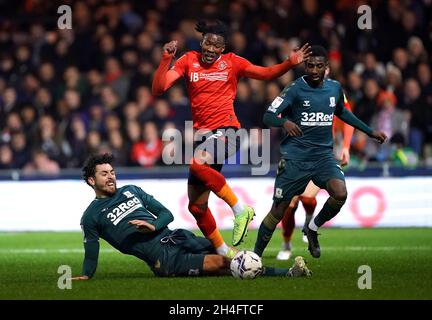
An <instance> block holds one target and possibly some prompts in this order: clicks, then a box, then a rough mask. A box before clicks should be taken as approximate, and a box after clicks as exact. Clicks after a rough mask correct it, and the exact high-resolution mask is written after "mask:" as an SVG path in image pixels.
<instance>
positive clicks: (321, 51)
mask: <svg viewBox="0 0 432 320" xmlns="http://www.w3.org/2000/svg"><path fill="white" fill-rule="evenodd" d="M310 56H311V57H324V59H325V60H326V61H327V60H328V52H327V50H326V49H325V48H324V47H322V46H317V45H315V46H312V47H311V55H310Z"/></svg>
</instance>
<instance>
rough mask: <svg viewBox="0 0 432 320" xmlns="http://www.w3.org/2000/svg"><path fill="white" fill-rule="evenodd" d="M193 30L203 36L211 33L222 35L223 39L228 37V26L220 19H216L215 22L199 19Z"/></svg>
mask: <svg viewBox="0 0 432 320" xmlns="http://www.w3.org/2000/svg"><path fill="white" fill-rule="evenodd" d="M195 30H196V31H198V32H199V33H202V35H203V36H204V35H206V34H207V33H212V34H216V35H218V36H221V37H223V38H224V40H226V39H227V37H228V27H227V25H226V24H225V23H223V22H222V21H220V20H216V22H215V23H207V22H206V21H204V20H200V21H198V23H197V24H196V26H195Z"/></svg>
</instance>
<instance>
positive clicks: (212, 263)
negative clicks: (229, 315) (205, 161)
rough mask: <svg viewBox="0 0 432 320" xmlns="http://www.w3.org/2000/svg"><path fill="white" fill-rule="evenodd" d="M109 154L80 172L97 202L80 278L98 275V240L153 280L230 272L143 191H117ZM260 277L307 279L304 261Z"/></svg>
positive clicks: (88, 214)
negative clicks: (139, 264)
mask: <svg viewBox="0 0 432 320" xmlns="http://www.w3.org/2000/svg"><path fill="white" fill-rule="evenodd" d="M112 161H113V157H112V156H111V155H108V154H104V155H97V156H93V157H90V158H89V159H88V160H87V162H86V165H85V167H84V168H83V173H84V174H83V177H84V180H85V182H86V183H87V184H88V185H89V186H90V187H92V189H93V190H94V192H95V194H96V198H95V199H94V200H93V201H92V202H91V203H90V205H89V206H88V208H87V209H86V211H85V212H84V214H83V216H82V218H81V227H82V230H83V232H84V249H85V255H84V263H83V273H82V275H81V276H78V277H74V278H72V280H88V279H90V278H91V277H92V276H93V275H94V273H95V272H96V267H97V263H98V256H99V238H102V239H104V240H106V241H107V242H108V243H109V244H110V245H112V246H113V247H114V248H116V249H117V250H119V251H120V252H122V253H125V254H130V255H133V256H135V257H137V258H139V259H141V260H144V261H145V262H146V263H147V264H148V266H149V267H150V268H151V270H152V271H153V273H154V274H155V275H157V276H198V275H221V274H229V270H230V269H229V267H230V260H229V259H227V258H225V257H223V256H221V255H217V254H216V253H215V251H214V248H213V246H212V244H211V242H210V241H209V240H207V239H206V238H203V237H197V236H195V235H194V234H193V233H192V232H190V231H188V230H184V229H176V230H170V229H169V228H168V227H167V225H168V224H169V223H170V222H171V221H173V215H172V214H171V212H170V211H169V210H168V209H167V208H165V207H164V206H163V205H162V204H161V203H160V202H158V201H157V200H156V199H154V198H153V197H152V196H151V195H149V194H147V193H145V192H144V191H143V190H142V189H141V188H139V187H137V186H134V185H126V186H123V187H121V188H118V189H117V185H116V175H115V171H114V168H113V167H112V165H111V163H112ZM262 275H264V276H288V277H300V276H309V275H311V272H310V271H309V270H308V268H307V266H306V263H305V262H304V260H303V258H301V257H300V258H298V259H297V261H296V262H295V263H294V265H293V266H292V267H291V268H289V269H288V268H271V267H265V268H264V270H263V274H262Z"/></svg>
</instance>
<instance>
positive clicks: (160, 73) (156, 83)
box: [152, 41, 180, 96]
mask: <svg viewBox="0 0 432 320" xmlns="http://www.w3.org/2000/svg"><path fill="white" fill-rule="evenodd" d="M176 51H177V41H171V42H168V43H166V44H165V45H164V46H163V54H162V58H161V61H160V63H159V66H158V68H157V69H156V71H155V74H154V78H153V82H152V94H153V95H155V96H158V95H161V94H162V93H164V92H165V91H166V90H168V89H169V88H170V87H171V86H172V85H173V84H174V82H176V81H177V80H178V79H179V78H180V74H178V72H176V71H174V70H169V67H170V64H171V60H172V58H173V57H174V54H175V53H176Z"/></svg>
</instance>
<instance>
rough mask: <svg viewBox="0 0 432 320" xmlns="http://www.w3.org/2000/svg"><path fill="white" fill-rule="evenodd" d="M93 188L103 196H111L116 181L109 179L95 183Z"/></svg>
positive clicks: (114, 189)
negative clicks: (101, 182)
mask: <svg viewBox="0 0 432 320" xmlns="http://www.w3.org/2000/svg"><path fill="white" fill-rule="evenodd" d="M95 190H96V191H97V192H98V193H99V194H101V195H103V196H106V197H111V196H113V195H114V194H115V193H116V191H117V183H116V181H109V182H105V183H103V184H96V186H95Z"/></svg>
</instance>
